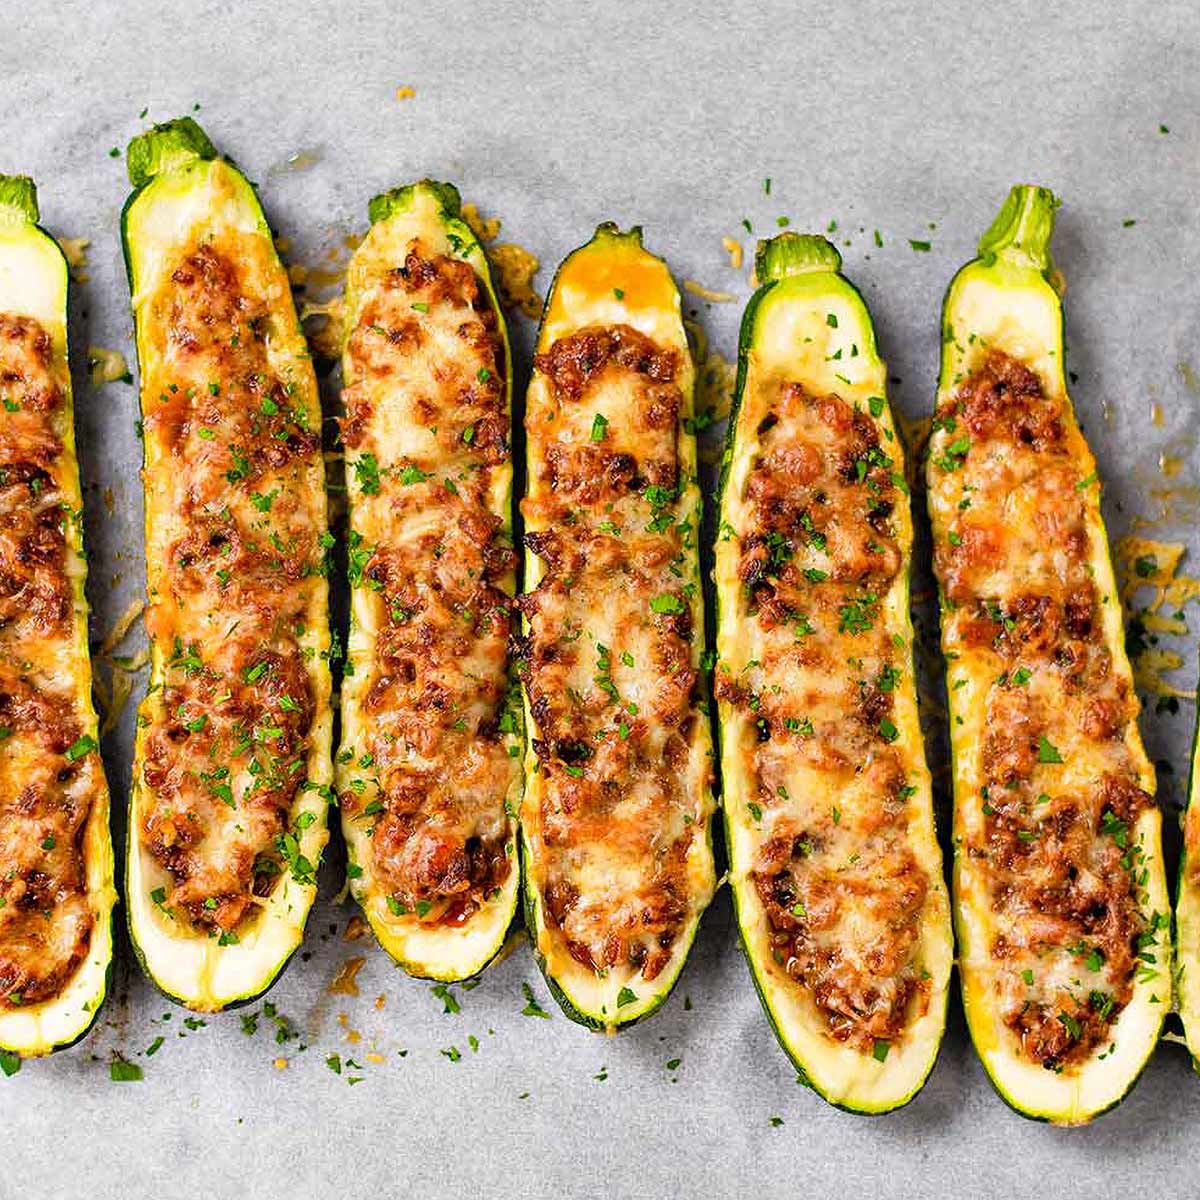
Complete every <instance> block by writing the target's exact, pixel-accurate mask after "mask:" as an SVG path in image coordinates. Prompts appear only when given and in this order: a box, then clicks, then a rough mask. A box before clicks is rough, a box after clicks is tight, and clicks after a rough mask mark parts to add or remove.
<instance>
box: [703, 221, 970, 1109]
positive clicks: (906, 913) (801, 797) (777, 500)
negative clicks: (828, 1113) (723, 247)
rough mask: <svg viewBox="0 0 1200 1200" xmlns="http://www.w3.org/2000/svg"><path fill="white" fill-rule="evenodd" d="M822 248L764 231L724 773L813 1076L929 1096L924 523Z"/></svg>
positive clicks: (728, 545)
mask: <svg viewBox="0 0 1200 1200" xmlns="http://www.w3.org/2000/svg"><path fill="white" fill-rule="evenodd" d="M840 267H841V258H840V256H839V255H838V252H837V251H836V250H835V249H834V248H833V246H831V245H830V244H829V243H828V242H827V241H826V240H825V239H824V238H822V237H815V236H805V235H799V234H795V233H785V234H782V235H780V236H779V237H776V238H773V239H772V240H770V241H767V242H762V243H760V244H759V251H758V257H757V261H756V274H757V277H758V279H759V281H760V284H761V286H760V287H759V289H758V291H757V292H756V293H755V294H754V296H753V297H751V299H750V303H749V305H748V306H747V309H746V314H745V317H744V319H743V322H742V332H741V338H740V343H739V355H738V379H737V389H736V395H735V400H734V409H733V415H732V416H731V418H730V422H729V432H728V437H727V442H726V448H725V456H724V462H723V465H722V475H721V492H720V495H721V501H720V503H721V509H720V519H719V525H718V534H717V543H716V555H715V559H716V586H717V668H716V685H715V692H716V696H717V701H718V705H719V710H720V722H719V724H720V730H721V772H722V780H723V786H724V809H725V828H726V835H727V844H728V847H729V875H730V884H731V887H732V889H733V896H734V904H735V908H736V912H737V918H738V925H739V928H740V930H741V936H742V941H743V944H744V946H745V950H746V959H747V962H748V963H749V964H750V969H751V972H752V974H753V977H754V981H755V984H756V986H757V988H758V992H759V995H760V996H761V998H762V1002H763V1005H764V1007H765V1008H766V1011H767V1016H768V1018H769V1019H770V1021H771V1024H772V1025H773V1026H774V1028H775V1031H776V1033H777V1035H778V1037H779V1040H780V1043H781V1044H782V1046H783V1048H784V1050H785V1051H786V1052H787V1053H788V1055H789V1057H790V1058H791V1059H792V1061H793V1062H794V1063H795V1065H796V1068H797V1070H798V1071H799V1072H800V1075H801V1078H803V1079H804V1080H805V1081H806V1082H808V1083H809V1084H810V1085H811V1086H812V1087H813V1088H814V1089H815V1090H816V1091H817V1092H818V1093H820V1095H822V1096H823V1097H824V1098H825V1099H826V1100H828V1101H830V1102H831V1103H833V1104H836V1105H838V1106H839V1107H842V1108H846V1109H849V1110H851V1111H855V1112H866V1113H876V1112H886V1111H889V1110H891V1109H894V1108H897V1107H899V1106H900V1105H902V1104H905V1103H906V1102H907V1101H909V1100H910V1099H912V1097H913V1096H914V1095H915V1094H916V1093H917V1092H918V1091H919V1090H920V1088H921V1085H922V1084H923V1083H924V1081H925V1079H926V1077H927V1076H928V1074H929V1072H930V1071H931V1070H932V1068H933V1064H934V1061H935V1059H936V1058H937V1052H938V1047H939V1045H940V1043H941V1038H942V1033H943V1031H944V1029H945V1024H946V998H947V989H948V986H949V978H950V967H951V964H952V962H953V957H954V949H953V938H952V935H951V932H950V903H949V899H948V897H947V894H946V885H945V882H944V879H943V876H942V855H941V850H940V849H939V848H938V843H937V834H936V830H935V828H934V821H933V799H932V792H931V784H930V776H929V770H928V767H927V766H926V763H925V751H924V744H923V742H922V738H921V727H920V722H919V720H918V715H917V692H916V681H915V677H914V673H913V631H912V623H911V620H910V617H909V571H910V564H911V558H912V514H911V512H910V506H909V497H908V487H907V485H906V484H905V481H904V451H903V448H902V446H901V444H900V441H899V439H898V438H897V437H896V432H895V427H894V425H893V422H892V417H891V412H890V410H889V407H888V402H887V398H886V386H887V371H886V368H885V366H884V363H883V360H882V359H881V358H880V357H879V353H878V351H877V349H876V346H875V333H874V329H873V327H872V324H871V318H870V314H869V313H868V311H867V308H866V305H865V304H864V302H863V299H862V297H861V296H860V295H859V293H858V292H857V291H856V290H855V288H854V287H853V285H852V284H850V283H849V281H848V280H846V279H845V278H844V277H843V276H842V275H841V274H840V273H839V271H840Z"/></svg>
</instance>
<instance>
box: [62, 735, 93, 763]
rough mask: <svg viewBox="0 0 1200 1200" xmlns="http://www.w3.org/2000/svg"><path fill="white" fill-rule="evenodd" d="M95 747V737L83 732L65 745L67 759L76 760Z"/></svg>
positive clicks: (89, 752)
mask: <svg viewBox="0 0 1200 1200" xmlns="http://www.w3.org/2000/svg"><path fill="white" fill-rule="evenodd" d="M96 748H97V743H96V739H95V738H94V737H92V736H91V734H87V733H85V734H84V735H83V736H82V737H80V738H76V739H75V741H73V742H72V743H71V744H70V745H69V746H68V747H67V759H68V760H69V761H70V762H77V761H78V760H79V759H81V758H82V757H83V756H84V755H85V754H91V752H92V751H93V750H95V749H96Z"/></svg>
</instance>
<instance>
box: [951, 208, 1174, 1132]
mask: <svg viewBox="0 0 1200 1200" xmlns="http://www.w3.org/2000/svg"><path fill="white" fill-rule="evenodd" d="M1056 207H1057V201H1056V200H1055V199H1054V197H1053V196H1052V195H1050V193H1049V192H1047V191H1045V190H1044V189H1041V188H1034V187H1029V186H1018V187H1014V188H1013V190H1012V193H1011V195H1010V196H1009V199H1008V202H1007V203H1006V205H1005V206H1004V208H1003V210H1002V211H1001V213H1000V215H999V217H998V218H997V220H996V221H995V223H994V224H993V226H992V228H991V229H990V230H989V231H988V233H987V234H986V235H985V236H984V238H983V240H982V241H981V243H980V253H979V257H978V258H977V259H975V260H974V261H972V262H970V263H968V264H967V265H966V266H965V267H963V268H962V270H960V271H959V273H958V274H957V275H956V276H955V278H954V280H953V282H952V283H951V285H950V288H949V290H948V291H947V293H946V298H945V303H944V307H943V314H942V357H941V374H940V380H939V385H938V405H939V409H940V407H941V406H942V404H943V402H946V401H947V400H948V399H949V398H950V397H951V396H952V395H954V394H955V393H956V391H957V389H958V388H959V387H960V385H962V384H963V382H964V381H966V380H967V379H968V378H970V377H971V375H972V372H974V371H976V370H977V369H979V366H980V364H981V363H982V362H983V361H984V358H985V356H986V355H988V354H990V353H992V352H998V353H1000V354H1003V355H1005V356H1007V357H1008V358H1009V359H1011V360H1015V361H1016V362H1017V363H1019V364H1022V365H1023V367H1025V368H1028V369H1029V370H1030V371H1032V372H1033V373H1034V374H1035V375H1036V376H1037V379H1038V380H1039V383H1040V386H1041V388H1042V389H1043V391H1044V394H1045V395H1046V396H1048V397H1052V398H1056V399H1061V402H1062V411H1061V420H1062V424H1063V427H1064V429H1065V437H1066V438H1067V439H1068V440H1069V444H1070V445H1071V446H1073V448H1074V449H1073V451H1072V453H1073V454H1074V456H1075V457H1074V461H1073V464H1072V466H1073V469H1074V470H1075V472H1076V473H1077V475H1078V483H1077V484H1076V485H1075V490H1076V494H1078V495H1080V496H1082V497H1083V498H1084V507H1085V518H1084V520H1085V524H1086V529H1087V535H1088V537H1087V542H1088V547H1089V551H1088V554H1089V560H1088V561H1089V567H1088V570H1089V573H1090V576H1091V579H1092V581H1093V582H1094V585H1095V593H1096V598H1097V607H1098V610H1099V613H1100V625H1101V636H1102V640H1103V645H1104V647H1105V649H1106V651H1107V653H1108V654H1109V655H1111V664H1112V668H1111V669H1112V673H1113V676H1114V677H1115V678H1116V679H1117V680H1118V681H1121V682H1122V683H1123V684H1124V686H1125V687H1126V688H1127V690H1128V694H1129V695H1130V696H1131V697H1132V703H1133V706H1134V709H1133V716H1132V717H1131V719H1130V720H1129V721H1128V724H1127V726H1126V729H1125V732H1124V736H1123V743H1124V749H1125V752H1127V754H1128V759H1129V761H1130V763H1131V764H1132V767H1133V769H1134V771H1135V774H1136V783H1137V786H1139V787H1140V788H1141V789H1142V790H1143V791H1144V792H1146V793H1148V794H1149V795H1150V796H1153V794H1154V790H1155V778H1154V769H1153V767H1152V766H1151V764H1150V762H1149V760H1148V759H1147V757H1146V754H1145V750H1144V749H1143V747H1142V742H1141V738H1140V735H1139V733H1138V728H1137V717H1136V696H1135V695H1134V693H1133V691H1132V676H1131V672H1130V667H1129V662H1128V659H1127V657H1126V653H1125V648H1124V647H1125V636H1124V630H1123V626H1122V617H1121V605H1120V600H1119V596H1118V589H1117V586H1116V581H1115V579H1114V575H1113V568H1112V563H1111V558H1110V553H1109V547H1108V540H1107V534H1106V531H1105V528H1104V523H1103V519H1102V517H1101V512H1100V486H1099V483H1098V481H1097V476H1096V472H1095V463H1094V460H1093V459H1092V457H1091V454H1090V452H1089V451H1088V449H1087V446H1086V443H1085V442H1084V441H1083V439H1082V435H1081V434H1080V433H1079V430H1078V425H1077V423H1076V420H1075V417H1074V413H1073V409H1072V407H1071V403H1070V399H1069V397H1068V396H1067V386H1066V379H1065V372H1064V365H1063V337H1062V323H1063V316H1062V303H1061V298H1060V295H1059V293H1058V291H1057V290H1056V288H1055V279H1056V276H1055V273H1054V270H1053V267H1052V264H1051V260H1050V254H1049V243H1050V236H1051V232H1052V229H1053V223H1054V210H1055V208H1056ZM956 439H962V440H961V441H957V444H956ZM967 440H969V439H967V436H966V434H965V433H964V432H963V431H962V429H961V428H960V429H954V430H947V429H944V428H943V429H938V428H936V427H935V430H934V433H933V436H932V438H931V442H930V451H929V466H928V499H929V507H930V518H931V522H932V526H933V536H934V542H935V545H937V544H938V543H939V542H943V543H944V542H945V541H946V540H947V538H948V536H949V531H950V529H951V526H952V523H953V522H954V521H955V519H956V518H957V515H958V512H959V511H960V508H961V505H962V503H963V500H962V499H960V496H959V493H958V492H957V491H954V490H953V489H951V488H950V487H949V486H948V485H945V484H943V479H944V478H945V477H946V472H945V471H944V469H943V468H942V467H939V465H938V464H939V462H941V463H943V464H944V463H945V462H946V461H947V455H950V456H953V455H956V454H965V453H967V450H966V447H965V446H964V444H963V443H964V442H965V441H967ZM1023 503H1024V501H1023V500H1021V498H1020V497H1018V496H1010V497H1009V498H1008V500H1007V508H1008V514H1007V520H1008V521H1009V522H1012V521H1018V522H1024V521H1029V520H1031V519H1032V515H1031V514H1030V513H1029V512H1027V511H1026V510H1025V508H1023V507H1021V505H1022V504H1023ZM977 508H978V505H977V504H976V505H975V506H973V507H972V508H971V512H975V511H976V510H977ZM1021 568H1022V564H1015V563H1006V564H1004V566H1003V568H1002V569H1003V570H1006V571H1017V570H1019V569H1021ZM939 583H941V584H942V586H943V591H944V586H945V580H944V579H941V580H939ZM951 621H952V613H951V610H949V609H948V607H947V604H946V599H945V596H944V594H943V598H942V637H943V648H944V649H945V650H947V651H948V652H949V653H948V662H947V672H948V676H947V678H948V690H949V711H950V733H951V751H952V763H953V782H954V829H953V837H954V846H955V854H954V868H953V893H954V913H955V923H956V930H957V935H958V953H959V969H960V973H961V977H962V990H963V1003H964V1008H965V1010H966V1015H967V1023H968V1026H969V1028H970V1032H971V1037H972V1040H973V1041H974V1044H975V1048H976V1050H977V1051H978V1053H979V1055H980V1058H981V1059H982V1061H983V1065H984V1067H985V1069H986V1070H987V1073H988V1075H989V1077H990V1078H991V1081H992V1083H993V1084H994V1085H995V1087H996V1089H997V1091H998V1092H999V1093H1000V1095H1001V1096H1002V1097H1003V1098H1004V1099H1005V1100H1006V1101H1007V1103H1009V1104H1010V1105H1011V1106H1012V1107H1013V1108H1015V1109H1016V1110H1017V1111H1018V1112H1021V1113H1022V1114H1024V1115H1026V1116H1030V1117H1034V1118H1037V1119H1041V1120H1047V1121H1051V1122H1054V1123H1056V1124H1064V1125H1072V1124H1080V1123H1083V1122H1086V1121H1088V1120H1090V1119H1092V1118H1093V1117H1095V1116H1096V1115H1098V1114H1099V1113H1101V1112H1103V1111H1105V1110H1106V1109H1108V1108H1111V1107H1112V1106H1113V1105H1115V1104H1116V1103H1118V1102H1119V1101H1120V1100H1121V1099H1122V1098H1123V1097H1124V1096H1125V1094H1126V1093H1127V1092H1128V1091H1129V1089H1130V1088H1131V1087H1132V1086H1133V1084H1134V1083H1135V1082H1136V1080H1137V1078H1138V1076H1139V1074H1140V1073H1141V1070H1142V1068H1143V1067H1144V1066H1145V1064H1146V1062H1147V1060H1148V1059H1149V1056H1150V1054H1151V1053H1152V1051H1153V1049H1154V1046H1155V1044H1156V1043H1157V1041H1158V1036H1159V1031H1160V1028H1161V1025H1162V1021H1163V1018H1164V1016H1165V1014H1166V1012H1167V1011H1168V1010H1169V1008H1170V1002H1171V946H1170V940H1169V936H1168V930H1167V929H1166V927H1165V925H1166V918H1167V914H1168V913H1169V911H1170V910H1169V900H1168V897H1167V886H1166V876H1165V870H1164V865H1163V857H1162V845H1161V815H1160V813H1159V810H1158V808H1157V807H1156V806H1155V805H1154V804H1150V805H1149V806H1148V807H1146V808H1144V809H1142V810H1141V812H1140V815H1139V816H1138V817H1137V820H1136V822H1135V823H1134V824H1133V826H1132V827H1131V828H1129V829H1128V832H1127V835H1124V834H1123V835H1122V836H1127V838H1128V843H1129V844H1130V845H1131V846H1134V847H1137V848H1139V853H1140V854H1142V855H1143V856H1144V857H1143V858H1141V859H1139V873H1140V876H1141V879H1142V882H1141V883H1140V885H1139V888H1138V891H1139V894H1138V900H1137V903H1138V909H1139V911H1140V914H1141V917H1142V919H1143V921H1144V922H1145V929H1146V931H1147V932H1146V934H1145V941H1144V942H1142V943H1141V944H1140V952H1141V963H1140V965H1139V966H1138V969H1137V972H1136V974H1135V975H1134V977H1133V978H1134V982H1133V992H1132V998H1131V999H1130V1001H1129V1003H1128V1004H1127V1005H1126V1006H1125V1007H1124V1009H1123V1010H1122V1011H1121V1012H1120V1013H1119V1015H1118V1016H1117V1018H1116V1020H1115V1021H1114V1022H1112V1024H1111V1041H1110V1042H1109V1044H1107V1045H1101V1046H1099V1047H1097V1049H1096V1050H1095V1051H1093V1052H1091V1054H1090V1055H1089V1057H1087V1058H1086V1059H1085V1060H1084V1061H1083V1062H1082V1063H1080V1064H1070V1063H1068V1064H1066V1065H1065V1066H1063V1067H1062V1068H1061V1069H1059V1070H1057V1071H1055V1070H1051V1069H1047V1068H1046V1067H1044V1066H1043V1065H1042V1064H1040V1063H1038V1062H1035V1061H1033V1060H1032V1059H1031V1058H1030V1057H1028V1056H1027V1055H1026V1054H1024V1053H1023V1052H1022V1049H1021V1046H1020V1044H1019V1042H1018V1040H1017V1038H1016V1037H1015V1035H1014V1033H1013V1031H1012V1030H1011V1029H1010V1028H1009V1027H1008V1026H1007V1025H1006V1023H1005V1021H1004V1019H1003V1015H1002V1013H1001V1011H1000V1006H999V1004H998V1003H997V1001H996V989H997V987H998V986H999V984H998V982H997V980H998V979H999V976H1000V973H1001V971H1002V969H1003V967H1002V965H1001V964H998V963H997V960H996V959H995V958H994V957H993V953H992V945H993V939H994V937H995V936H996V934H997V932H998V927H997V924H996V920H995V914H994V912H993V910H992V908H991V905H990V903H989V900H988V893H987V874H986V872H985V871H982V870H981V869H980V868H979V867H978V866H976V865H975V863H974V862H973V861H972V856H971V855H970V854H969V853H967V852H966V849H965V847H966V846H967V845H968V844H970V843H971V842H972V839H973V838H977V837H978V830H979V829H980V828H981V827H982V824H981V823H982V821H983V816H982V815H981V813H982V812H983V811H984V810H983V808H982V807H981V799H980V794H981V793H980V789H981V786H982V784H983V782H984V781H983V779H981V773H982V765H981V758H980V753H981V752H980V747H981V746H982V745H983V743H984V739H985V736H986V733H987V726H986V713H987V701H988V695H989V691H990V689H991V688H992V687H993V685H994V684H995V683H996V682H997V680H996V677H995V674H994V672H991V671H983V670H982V669H981V668H980V666H979V665H978V664H977V663H975V662H974V658H975V657H976V656H973V655H972V654H970V653H963V654H961V655H959V654H957V653H956V652H955V651H954V649H953V646H952V644H951V642H950V640H948V639H949V628H950V624H951ZM1017 682H1022V681H1020V680H1018V681H1017ZM1034 682H1035V683H1036V681H1034ZM1029 686H1032V685H1029ZM1056 759H1061V760H1062V762H1063V763H1064V765H1063V766H1062V767H1061V768H1059V767H1058V766H1054V765H1052V766H1045V767H1042V768H1039V769H1040V770H1043V771H1045V772H1048V773H1049V775H1048V777H1047V782H1046V787H1047V789H1048V791H1054V792H1056V794H1057V792H1058V791H1060V790H1069V789H1070V788H1071V787H1072V786H1074V785H1077V784H1082V785H1086V784H1087V783H1088V782H1094V781H1095V778H1096V777H1097V775H1098V774H1099V768H1097V767H1096V766H1095V763H1096V758H1095V752H1091V753H1089V750H1088V748H1087V746H1086V745H1076V744H1075V743H1074V742H1073V743H1072V752H1068V751H1067V750H1066V749H1065V748H1064V749H1063V750H1062V753H1061V754H1059V747H1056V746H1054V745H1052V744H1051V745H1049V746H1048V748H1047V747H1041V746H1040V745H1039V751H1038V762H1039V763H1047V764H1054V763H1055V762H1056ZM1055 772H1058V774H1057V775H1055V774H1054V773H1055ZM1036 836H1037V834H1036V831H1035V832H1034V833H1033V834H1030V837H1031V838H1033V837H1036Z"/></svg>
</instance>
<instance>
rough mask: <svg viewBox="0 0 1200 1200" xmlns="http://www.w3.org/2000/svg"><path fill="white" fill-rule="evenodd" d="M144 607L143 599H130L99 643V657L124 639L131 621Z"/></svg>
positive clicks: (104, 655) (140, 613) (106, 654)
mask: <svg viewBox="0 0 1200 1200" xmlns="http://www.w3.org/2000/svg"><path fill="white" fill-rule="evenodd" d="M145 608H146V602H145V600H131V601H130V602H129V604H128V605H127V606H126V608H125V611H124V612H123V613H122V614H121V615H120V616H119V617H118V618H117V621H116V624H115V625H114V626H113V627H112V628H111V629H110V630H109V631H108V633H107V634H106V635H105V638H104V641H102V642H101V643H100V651H99V654H100V657H101V658H105V657H107V656H108V655H109V654H111V653H112V652H113V651H114V650H115V649H116V648H117V647H118V646H119V645H120V644H121V643H122V642H123V641H124V640H125V635H126V634H127V633H128V632H129V631H130V630H131V629H132V628H133V623H134V622H135V621H136V620H137V619H138V617H140V616H141V615H142V613H143V611H144V610H145Z"/></svg>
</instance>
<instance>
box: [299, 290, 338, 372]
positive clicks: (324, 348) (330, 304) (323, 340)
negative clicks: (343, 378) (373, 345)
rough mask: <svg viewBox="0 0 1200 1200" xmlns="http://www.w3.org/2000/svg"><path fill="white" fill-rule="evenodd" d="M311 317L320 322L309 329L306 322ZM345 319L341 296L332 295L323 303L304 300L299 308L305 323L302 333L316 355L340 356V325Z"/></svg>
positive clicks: (324, 356)
mask: <svg viewBox="0 0 1200 1200" xmlns="http://www.w3.org/2000/svg"><path fill="white" fill-rule="evenodd" d="M313 318H317V319H318V320H319V322H320V323H319V324H318V325H317V326H316V327H315V328H313V329H309V328H307V323H308V321H310V320H312V319H313ZM345 319H346V310H345V305H344V304H343V303H342V297H341V296H334V297H333V299H332V300H326V301H324V302H323V303H318V302H317V301H315V300H313V301H306V302H305V304H304V306H303V308H301V310H300V320H301V321H302V322H304V323H305V326H306V328H305V330H304V335H305V337H307V338H308V344H309V346H310V347H312V349H313V351H314V352H315V353H316V354H317V356H318V357H320V358H334V359H335V358H338V357H340V355H341V353H342V326H343V324H344V322H345Z"/></svg>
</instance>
